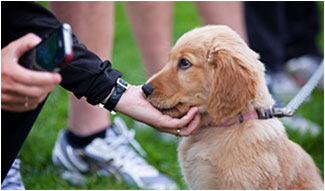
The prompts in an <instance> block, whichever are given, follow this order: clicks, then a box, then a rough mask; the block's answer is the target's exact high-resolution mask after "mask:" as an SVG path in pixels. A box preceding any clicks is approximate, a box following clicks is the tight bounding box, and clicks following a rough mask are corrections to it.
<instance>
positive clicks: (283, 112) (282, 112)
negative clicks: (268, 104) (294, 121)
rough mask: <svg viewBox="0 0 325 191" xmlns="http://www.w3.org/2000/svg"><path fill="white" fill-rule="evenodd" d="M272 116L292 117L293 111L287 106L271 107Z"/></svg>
mask: <svg viewBox="0 0 325 191" xmlns="http://www.w3.org/2000/svg"><path fill="white" fill-rule="evenodd" d="M271 110H272V116H274V117H280V118H281V117H292V116H293V114H294V111H293V110H292V109H290V108H287V107H272V108H271Z"/></svg>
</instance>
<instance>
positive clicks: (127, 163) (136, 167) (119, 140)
mask: <svg viewBox="0 0 325 191" xmlns="http://www.w3.org/2000/svg"><path fill="white" fill-rule="evenodd" d="M134 135H135V133H134V132H133V131H128V132H125V131H124V132H123V134H120V135H118V136H116V137H114V138H113V137H111V136H110V137H108V138H106V139H105V141H106V142H107V144H109V145H110V147H111V148H112V149H113V150H115V151H117V152H116V155H118V157H119V158H120V159H121V160H120V161H115V162H116V163H117V165H123V168H125V169H128V171H131V172H132V173H138V174H139V173H141V174H156V173H157V172H156V169H154V168H153V167H151V166H150V165H148V163H147V162H146V161H145V160H144V159H143V158H142V157H140V156H138V155H137V153H136V152H135V151H134V150H133V149H132V148H131V147H130V145H129V143H130V142H131V141H132V139H133V141H134V142H135V140H134ZM130 140H131V141H130ZM137 144H138V143H137Z"/></svg>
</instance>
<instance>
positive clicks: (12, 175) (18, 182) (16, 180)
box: [1, 158, 25, 190]
mask: <svg viewBox="0 0 325 191" xmlns="http://www.w3.org/2000/svg"><path fill="white" fill-rule="evenodd" d="M19 169H20V160H19V159H17V158H16V159H15V161H14V163H13V164H12V166H11V168H10V169H9V172H8V174H7V176H6V178H5V179H4V180H3V182H2V184H1V189H2V190H25V186H24V183H23V181H22V179H21V175H20V172H19Z"/></svg>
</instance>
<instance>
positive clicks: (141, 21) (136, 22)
mask: <svg viewBox="0 0 325 191" xmlns="http://www.w3.org/2000/svg"><path fill="white" fill-rule="evenodd" d="M125 6H126V10H127V12H128V18H129V20H130V23H131V26H132V30H133V32H134V34H135V39H136V41H137V44H138V46H139V48H140V53H141V57H142V60H143V62H144V66H145V69H146V72H147V74H148V76H149V77H150V76H152V75H153V74H155V73H156V72H158V71H159V70H161V69H162V68H163V67H164V66H165V65H166V63H167V60H168V53H169V50H170V48H171V26H172V18H173V2H158V1H157V2H126V3H125Z"/></svg>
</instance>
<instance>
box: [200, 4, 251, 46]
mask: <svg viewBox="0 0 325 191" xmlns="http://www.w3.org/2000/svg"><path fill="white" fill-rule="evenodd" d="M196 6H197V9H198V11H199V13H200V16H201V19H202V22H203V24H204V25H208V24H219V25H228V26H229V27H230V28H232V29H233V30H234V31H236V32H237V33H238V34H239V35H240V36H241V37H242V38H243V39H244V40H245V41H246V42H247V36H246V27H245V15H244V4H243V2H240V1H235V2H229V1H227V2H223V1H198V2H196Z"/></svg>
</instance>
